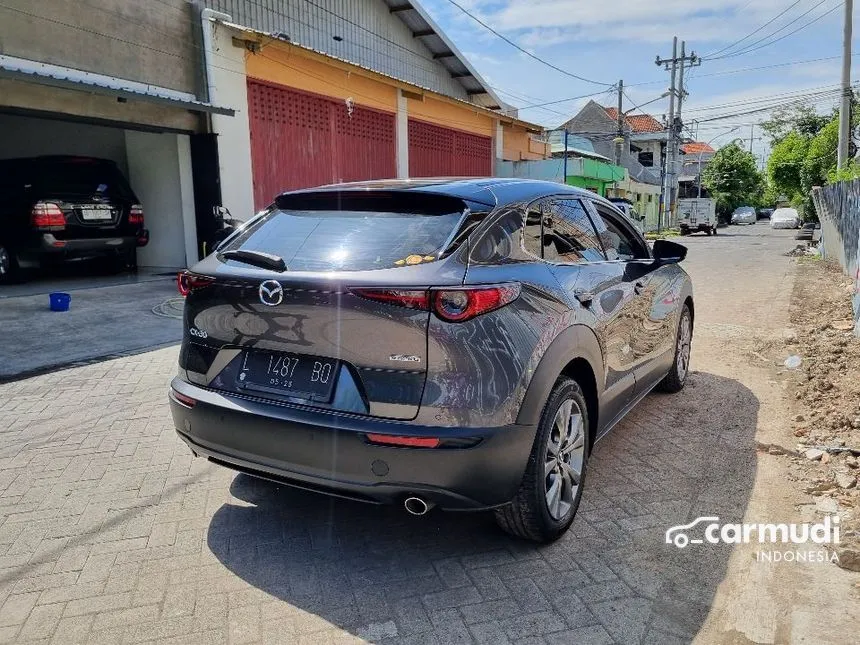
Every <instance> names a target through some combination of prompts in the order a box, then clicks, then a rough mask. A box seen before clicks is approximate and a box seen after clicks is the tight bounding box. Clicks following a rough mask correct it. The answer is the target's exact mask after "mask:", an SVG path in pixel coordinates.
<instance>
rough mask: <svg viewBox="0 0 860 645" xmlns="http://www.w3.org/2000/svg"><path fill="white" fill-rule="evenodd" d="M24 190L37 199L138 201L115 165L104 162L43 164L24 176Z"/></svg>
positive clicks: (98, 160)
mask: <svg viewBox="0 0 860 645" xmlns="http://www.w3.org/2000/svg"><path fill="white" fill-rule="evenodd" d="M19 176H20V179H21V181H23V182H24V186H25V187H27V186H30V187H34V188H36V189H37V190H38V192H39V193H41V194H40V195H37V197H39V198H42V197H92V196H93V195H104V196H106V197H108V198H112V199H120V200H124V201H137V199H136V198H135V196H134V193H133V192H132V190H131V187H130V186H129V185H128V181H126V179H125V177H124V176H123V174H122V173H121V172H120V170H119V168H117V167H116V166H115V165H114V164H113V163H111V162H109V161H103V160H100V159H69V160H50V161H47V160H39V161H36V162H33V163H31V164H28V165H27V169H26V171H23V170H22V172H21V173H20V175H19Z"/></svg>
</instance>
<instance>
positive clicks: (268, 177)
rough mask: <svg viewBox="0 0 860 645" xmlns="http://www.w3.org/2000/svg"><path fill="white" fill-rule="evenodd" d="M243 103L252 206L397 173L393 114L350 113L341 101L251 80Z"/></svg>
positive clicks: (361, 110) (365, 110)
mask: <svg viewBox="0 0 860 645" xmlns="http://www.w3.org/2000/svg"><path fill="white" fill-rule="evenodd" d="M248 105H249V106H250V126H251V168H252V171H253V175H254V204H255V206H256V207H257V208H263V207H264V206H267V205H268V204H270V203H271V202H272V199H273V198H274V197H275V196H276V195H278V194H279V193H282V192H283V191H285V190H294V189H296V188H308V187H312V186H320V185H322V184H331V183H337V182H342V181H361V180H366V179H388V178H391V177H394V175H395V173H396V161H395V154H396V153H395V141H394V136H395V131H394V128H395V118H394V114H393V113H387V112H380V111H377V110H372V109H369V108H364V107H358V106H352V110H351V113H350V109H349V108H348V106H347V105H346V103H345V102H344V101H338V100H334V99H330V98H327V97H324V96H319V95H316V94H308V93H306V92H299V91H296V90H292V89H289V88H286V87H284V86H282V85H275V84H273V83H266V82H263V81H258V80H253V79H248ZM227 154H229V152H228V153H227Z"/></svg>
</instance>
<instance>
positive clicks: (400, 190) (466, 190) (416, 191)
mask: <svg viewBox="0 0 860 645" xmlns="http://www.w3.org/2000/svg"><path fill="white" fill-rule="evenodd" d="M685 254H686V249H685V248H684V247H683V246H681V245H679V244H675V243H672V242H667V241H658V242H656V243H655V244H654V248H653V249H650V248H649V247H648V245H647V244H646V242H645V240H644V239H643V238H642V236H641V235H640V234H639V232H638V231H636V230H635V228H634V227H633V226H632V225H631V222H630V220H629V219H628V218H626V217H624V216H623V215H622V214H621V213H619V211H618V210H616V209H615V207H613V206H612V204H610V202H608V201H606V200H605V199H602V198H600V197H598V196H596V195H594V194H592V193H589V192H586V191H582V190H578V189H573V188H569V187H567V186H563V185H559V184H554V183H547V182H539V181H527V180H509V179H471V180H453V179H452V180H414V181H385V182H372V183H362V184H344V185H336V186H328V187H322V188H317V189H313V190H307V191H299V192H293V193H286V194H283V195H281V196H279V197H278V198H277V199H276V201H275V203H274V204H273V205H272V206H271V207H269V208H268V209H266V210H265V211H264V212H262V213H260V214H259V215H258V216H256V217H255V218H253V219H252V220H250V221H249V222H248V223H247V224H245V225H244V226H242V227H241V228H239V229H238V230H237V231H236V232H235V233H233V234H232V235H231V236H230V237H228V238H227V239H226V240H224V241H223V242H222V243H221V244H220V245H219V247H218V248H217V250H216V251H215V253H213V254H212V255H210V256H209V257H207V258H206V259H204V260H203V261H201V262H200V263H198V264H197V265H196V266H194V267H193V268H192V269H191V270H190V271H187V272H184V273H182V274H180V276H179V287H180V291H181V292H182V293H183V294H184V295H185V296H186V301H185V334H184V339H183V343H182V349H181V353H180V358H179V368H180V369H179V375H178V376H177V377H176V378H175V379H174V380H173V383H172V385H171V388H170V393H169V396H170V403H171V410H172V414H173V420H174V423H175V426H176V430H177V432H178V433H179V436H180V437H181V438H182V439H183V440H184V441H185V442H186V443H187V444H188V445H189V447H190V448H191V450H192V451H193V453H194V454H195V455H201V456H204V457H206V458H208V459H209V460H211V461H213V462H215V463H218V464H221V465H223V466H226V467H229V468H233V469H235V470H238V471H241V472H244V473H248V474H250V475H254V476H258V477H263V478H266V479H271V480H274V481H277V482H281V483H284V484H288V485H291V486H296V487H299V488H304V489H308V490H312V491H317V492H322V493H326V494H330V495H336V496H339V497H347V498H350V499H356V500H361V501H365V502H372V503H397V504H402V505H404V506H405V508H406V510H407V511H408V512H410V513H412V514H415V515H423V514H424V513H426V512H427V511H428V510H430V509H431V508H432V507H433V506H439V507H441V508H443V509H457V510H479V509H493V510H494V512H495V514H496V517H497V519H498V521H499V524H500V525H501V526H502V528H503V529H505V530H506V531H508V532H510V533H512V534H515V535H517V536H521V537H524V538H527V539H531V540H535V541H539V542H548V541H551V540H554V539H556V538H558V537H559V536H560V535H562V534H563V533H564V532H565V531H566V530H567V528H568V527H569V526H570V524H571V522H572V521H573V517H574V514H575V512H576V509H577V506H578V504H579V500H580V497H581V495H582V486H583V483H584V481H585V476H586V471H587V462H588V457H589V453H590V451H591V449H592V447H593V446H594V443H595V442H596V441H597V440H598V439H600V438H601V437H602V436H603V435H604V434H605V433H606V432H608V431H609V430H610V429H611V428H612V426H613V425H615V424H616V423H617V422H618V421H619V420H620V419H621V418H622V417H623V416H624V414H625V413H626V412H627V411H628V410H630V409H631V408H632V407H633V406H634V405H635V404H636V403H637V402H638V401H639V400H640V399H642V397H644V396H645V395H646V394H648V392H650V391H651V390H652V389H653V388H655V387H659V388H660V389H663V390H666V391H670V392H676V391H678V390H680V389H681V388H682V387H683V386H684V381H685V379H686V377H687V370H688V364H689V358H690V341H691V337H692V330H693V311H694V309H693V296H692V288H691V284H690V279H689V277H688V276H687V274H686V273H685V272H684V271H683V270H682V269H681V268H680V266H679V265H678V262H680V261H681V260H682V259H683V258H684V256H685Z"/></svg>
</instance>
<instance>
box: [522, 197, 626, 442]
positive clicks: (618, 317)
mask: <svg viewBox="0 0 860 645" xmlns="http://www.w3.org/2000/svg"><path fill="white" fill-rule="evenodd" d="M533 210H534V209H532V211H533ZM540 212H541V216H542V220H541V240H542V241H541V254H542V257H543V259H544V260H545V261H546V262H548V263H550V265H551V267H552V271H553V273H554V274H555V275H556V278H557V279H558V281H559V283H560V284H561V287H562V289H563V291H564V293H565V295H566V297H567V298H568V301H569V303H570V305H571V307H572V308H573V309H574V311H575V312H576V322H579V323H583V324H586V325H588V326H589V327H591V328H592V329H593V330H594V331H595V334H596V336H597V339H598V342H599V343H600V346H601V349H602V350H603V361H604V374H603V377H604V383H605V386H604V393H603V398H602V400H601V401H600V419H601V420H602V421H601V426H604V427H605V426H606V425H608V424H609V423H610V422H611V421H613V420H614V419H615V418H616V417H617V416H618V415H619V414H620V413H621V411H622V410H623V409H624V408H625V407H626V406H627V404H628V403H629V402H630V401H631V399H632V397H633V394H634V392H635V385H636V382H635V375H634V367H635V366H634V365H633V363H632V362H631V361H630V357H631V355H630V351H629V340H630V335H631V329H630V321H631V316H632V314H633V312H632V311H631V309H630V307H631V305H632V302H633V299H634V293H633V290H632V287H631V286H630V285H626V284H625V283H624V266H623V265H622V264H620V263H618V262H609V261H607V258H606V255H605V253H604V251H603V246H602V244H601V242H600V238H599V236H598V234H597V230H596V229H595V227H594V223H593V222H592V220H591V218H590V217H589V215H588V212H587V211H586V208H585V207H584V205H583V203H582V201H581V200H579V199H576V198H571V197H570V196H564V197H556V198H549V199H546V200H544V201H543V202H541V204H540ZM604 422H605V423H604Z"/></svg>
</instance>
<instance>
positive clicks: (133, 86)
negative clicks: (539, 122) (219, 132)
mask: <svg viewBox="0 0 860 645" xmlns="http://www.w3.org/2000/svg"><path fill="white" fill-rule="evenodd" d="M0 78H10V79H13V80H18V81H27V82H30V83H38V84H39V85H49V86H51V87H60V88H63V89H72V90H79V91H86V92H91V93H93V94H104V95H107V96H116V97H120V98H126V99H134V100H138V101H146V102H148V103H157V104H159V105H169V106H173V107H178V108H183V109H185V110H193V111H195V112H208V113H211V114H224V115H226V116H233V115H234V114H235V111H234V110H233V109H231V108H226V107H218V106H216V105H210V104H209V103H204V102H202V101H198V100H197V99H196V98H195V97H194V95H193V94H187V93H185V92H178V91H176V90H171V89H168V88H165V87H158V86H156V85H148V84H145V83H139V82H137V81H129V80H126V79H122V78H115V77H112V76H106V75H104V74H95V73H93V72H85V71H83V70H77V69H72V68H71V67H63V66H60V65H52V64H50V63H41V62H39V61H32V60H27V59H24V58H17V57H14V56H5V55H0Z"/></svg>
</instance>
